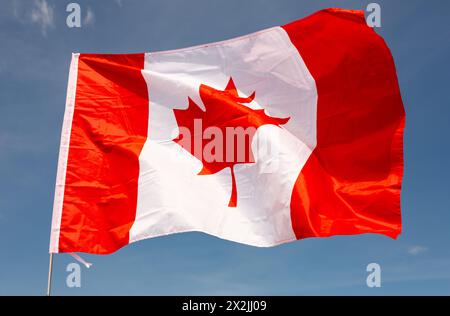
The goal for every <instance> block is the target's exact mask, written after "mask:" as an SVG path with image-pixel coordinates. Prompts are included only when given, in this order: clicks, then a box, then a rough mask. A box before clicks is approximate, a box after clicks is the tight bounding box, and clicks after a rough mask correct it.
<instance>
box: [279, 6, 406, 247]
mask: <svg viewBox="0 0 450 316" xmlns="http://www.w3.org/2000/svg"><path fill="white" fill-rule="evenodd" d="M283 28H284V29H285V30H286V32H287V33H288V35H289V37H290V39H291V41H292V43H293V44H294V45H295V46H296V48H297V49H298V51H299V52H300V54H301V56H302V58H303V60H304V61H305V63H306V65H307V67H308V69H309V71H310V72H311V74H312V76H313V77H314V79H315V81H316V86H317V92H318V106H317V147H316V148H315V149H314V151H313V153H312V155H311V157H310V158H309V160H308V162H307V163H306V165H305V166H304V168H303V169H302V171H301V173H300V175H299V177H298V179H297V182H296V184H295V187H294V190H293V195H292V200H291V218H292V225H293V229H294V231H295V234H296V236H297V238H299V239H300V238H305V237H313V236H321V237H322V236H331V235H346V234H359V233H381V234H385V235H387V236H390V237H393V238H396V237H397V235H398V234H399V233H400V231H401V214H400V189H401V181H402V175H403V152H402V148H403V145H402V140H403V127H404V115H405V114H404V109H403V104H402V100H401V96H400V91H399V87H398V83H397V77H396V71H395V65H394V62H393V59H392V56H391V54H390V52H389V50H388V48H387V46H386V44H385V43H384V41H383V39H382V38H381V37H380V36H378V35H377V34H376V33H375V31H374V30H373V29H372V28H370V27H368V26H367V25H366V23H365V20H364V14H363V12H362V11H348V10H339V9H328V10H323V11H319V12H318V13H316V14H313V15H311V16H309V17H307V18H305V19H302V20H298V21H296V22H293V23H290V24H287V25H285V26H283Z"/></svg>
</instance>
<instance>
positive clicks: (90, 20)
mask: <svg viewBox="0 0 450 316" xmlns="http://www.w3.org/2000/svg"><path fill="white" fill-rule="evenodd" d="M94 21H95V15H94V11H92V9H91V8H89V7H88V8H87V11H86V15H85V17H84V20H83V25H92V24H94Z"/></svg>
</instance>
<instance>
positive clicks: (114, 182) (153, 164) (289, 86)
mask: <svg viewBox="0 0 450 316" xmlns="http://www.w3.org/2000/svg"><path fill="white" fill-rule="evenodd" d="M404 116H405V114H404V109H403V105H402V100H401V96H400V91H399V87H398V83H397V77H396V71H395V65H394V62H393V59H392V56H391V54H390V52H389V49H388V48H387V46H386V44H385V42H384V41H383V39H382V38H381V37H380V36H379V35H377V34H376V33H375V31H374V30H373V29H372V28H370V27H368V26H367V25H366V23H365V19H364V14H363V12H362V11H349V10H341V9H327V10H323V11H319V12H317V13H315V14H313V15H311V16H309V17H307V18H305V19H302V20H298V21H295V22H292V23H290V24H287V25H284V26H281V27H273V28H269V29H266V30H263V31H260V32H257V33H253V34H250V35H246V36H242V37H239V38H235V39H231V40H226V41H222V42H217V43H212V44H207V45H200V46H196V47H190V48H185V49H178V50H173V51H164V52H156V53H145V54H119V55H109V54H73V56H72V62H71V66H70V74H69V83H68V91H67V101H66V111H65V115H64V123H63V130H62V136H61V145H60V154H59V163H58V172H57V179H56V192H55V201H54V208H53V219H52V230H51V240H50V252H51V253H57V252H88V253H97V254H106V253H111V252H114V251H116V250H117V249H119V248H121V247H123V246H125V245H127V244H129V243H132V242H135V241H138V240H141V239H145V238H151V237H156V236H162V235H167V234H172V233H179V232H187V231H199V232H204V233H207V234H210V235H214V236H217V237H220V238H223V239H228V240H232V241H235V242H240V243H245V244H249V245H254V246H274V245H277V244H280V243H285V242H289V241H293V240H297V239H302V238H306V237H325V236H332V235H352V234H360V233H379V234H384V235H387V236H390V237H393V238H396V237H397V235H398V234H399V233H400V231H401V213H400V189H401V181H402V174H403V149H402V147H403V145H402V139H403V128H404Z"/></svg>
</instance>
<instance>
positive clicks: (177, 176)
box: [130, 27, 317, 246]
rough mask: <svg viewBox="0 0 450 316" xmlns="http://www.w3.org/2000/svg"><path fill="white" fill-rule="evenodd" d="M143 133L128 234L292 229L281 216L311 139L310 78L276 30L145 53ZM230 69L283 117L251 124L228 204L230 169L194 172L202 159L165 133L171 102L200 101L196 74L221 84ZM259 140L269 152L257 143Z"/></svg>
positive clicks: (286, 234) (261, 234) (253, 237)
mask: <svg viewBox="0 0 450 316" xmlns="http://www.w3.org/2000/svg"><path fill="white" fill-rule="evenodd" d="M142 74H143V75H144V77H145V80H146V81H147V85H148V91H149V100H150V102H149V103H150V104H149V107H150V111H149V128H148V140H147V142H146V143H145V145H144V148H143V150H142V152H141V155H140V157H139V162H140V175H139V191H138V206H137V213H136V220H135V223H134V225H133V226H132V229H131V231H130V242H134V241H137V240H141V239H144V238H150V237H155V236H160V235H166V234H171V233H177V232H185V231H201V232H205V233H208V234H211V235H215V236H217V237H220V238H224V239H228V240H232V241H236V242H241V243H245V244H250V245H255V246H273V245H276V244H279V243H283V242H287V241H291V240H294V239H295V234H294V232H293V229H292V224H291V217H290V200H291V195H292V189H293V186H294V183H295V180H296V179H297V177H298V175H299V173H300V170H301V168H302V167H303V165H304V164H305V162H306V160H307V159H308V157H309V155H310V154H311V152H312V150H313V149H314V147H315V145H316V107H317V91H316V86H315V82H314V79H313V78H312V76H311V74H310V73H309V71H308V69H307V67H306V66H305V64H304V62H303V60H302V58H301V56H300V55H299V53H298V51H297V49H296V48H295V47H294V46H293V45H292V43H291V42H290V40H289V37H288V35H287V34H286V32H285V31H284V30H283V29H282V28H280V27H275V28H271V29H268V30H265V31H262V32H258V33H254V34H251V35H248V36H244V37H240V38H236V39H232V40H228V41H223V42H219V43H214V44H209V45H203V46H197V47H192V48H187V49H181V50H175V51H167V52H159V53H149V54H146V59H145V68H144V70H142ZM230 77H232V78H233V81H234V83H235V84H236V87H237V89H238V91H239V95H240V96H243V97H246V96H249V95H250V94H251V93H252V92H253V91H255V92H256V97H255V99H254V101H253V102H252V103H250V104H246V105H248V106H249V107H251V108H254V109H259V108H263V109H265V111H266V114H268V115H270V116H273V117H279V118H285V117H290V120H289V122H288V123H287V124H285V125H283V127H282V128H279V127H277V126H274V125H264V126H261V127H260V128H259V129H258V130H257V132H256V134H255V137H254V139H253V142H252V149H253V153H254V155H255V159H256V163H253V164H238V165H236V166H235V168H234V170H235V174H236V183H237V192H238V194H237V196H238V200H237V207H228V201H229V198H230V194H231V174H230V169H229V168H226V169H224V170H222V171H220V172H218V173H216V174H212V175H198V172H199V171H200V170H201V169H202V163H201V161H199V160H198V159H197V158H195V157H194V156H192V155H191V154H190V153H189V152H187V151H185V150H183V149H182V148H181V147H180V146H179V145H178V144H177V143H175V142H173V141H172V139H173V138H174V137H175V136H177V135H178V126H177V123H176V120H175V116H174V112H173V109H185V108H187V106H188V97H190V98H191V99H192V100H194V101H195V103H197V104H198V105H199V106H203V107H204V105H203V104H202V101H201V99H200V96H199V86H200V84H206V85H208V86H211V87H213V88H215V89H220V90H223V89H224V88H225V87H226V85H227V83H228V80H229V78H230ZM262 141H264V142H268V143H270V146H271V148H272V150H271V155H265V154H264V152H260V151H259V150H258V146H257V145H258V142H262Z"/></svg>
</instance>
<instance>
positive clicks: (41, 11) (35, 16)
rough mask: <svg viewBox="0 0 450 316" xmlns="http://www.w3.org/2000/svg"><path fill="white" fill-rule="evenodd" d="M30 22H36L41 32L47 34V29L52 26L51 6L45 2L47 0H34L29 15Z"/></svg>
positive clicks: (52, 14)
mask: <svg viewBox="0 0 450 316" xmlns="http://www.w3.org/2000/svg"><path fill="white" fill-rule="evenodd" d="M30 19H31V22H32V23H34V24H36V25H37V26H38V27H39V28H40V29H41V32H42V34H43V35H44V36H45V35H47V30H48V29H49V28H51V27H53V26H54V23H55V21H54V13H53V8H52V7H51V6H50V5H49V4H48V3H47V0H34V1H33V9H32V10H31V15H30Z"/></svg>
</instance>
